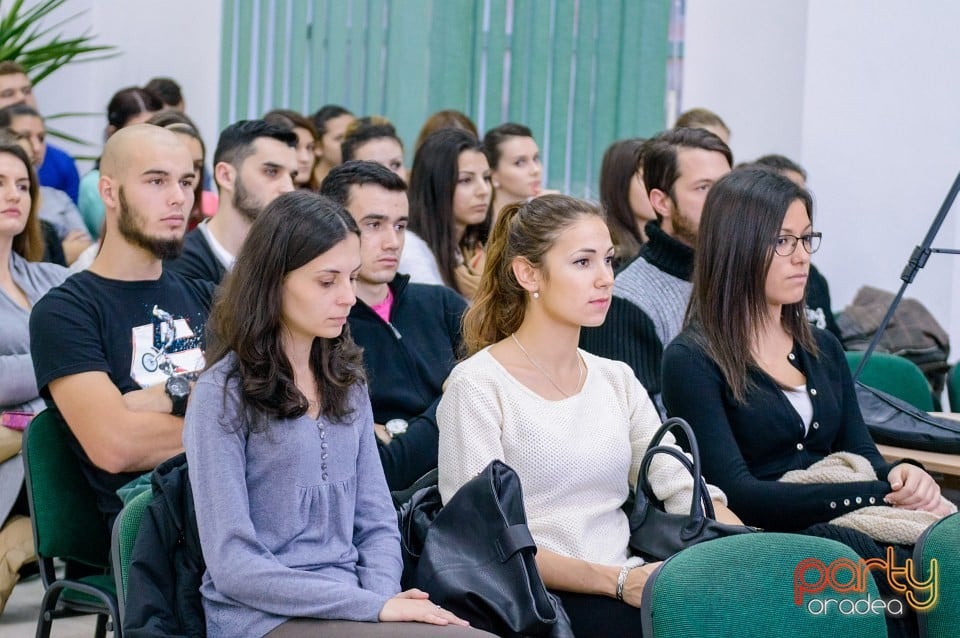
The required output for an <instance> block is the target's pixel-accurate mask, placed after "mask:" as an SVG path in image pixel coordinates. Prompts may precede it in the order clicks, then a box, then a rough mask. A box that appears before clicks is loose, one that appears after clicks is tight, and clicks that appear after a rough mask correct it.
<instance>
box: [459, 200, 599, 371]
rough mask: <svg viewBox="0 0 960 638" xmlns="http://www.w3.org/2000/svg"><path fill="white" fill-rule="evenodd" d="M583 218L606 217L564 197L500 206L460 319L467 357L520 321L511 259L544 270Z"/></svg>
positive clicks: (520, 295)
mask: <svg viewBox="0 0 960 638" xmlns="http://www.w3.org/2000/svg"><path fill="white" fill-rule="evenodd" d="M585 215H594V216H596V217H599V218H600V219H603V218H604V216H603V213H602V212H601V211H600V209H599V208H597V207H596V206H595V205H593V204H591V203H589V202H585V201H583V200H581V199H577V198H575V197H569V196H567V195H544V196H542V197H536V198H534V199H531V200H529V201H526V202H517V203H514V204H508V205H507V206H505V207H504V208H503V210H502V211H501V213H500V215H499V216H498V217H497V223H496V225H495V226H494V227H493V233H491V235H490V238H489V239H488V240H487V256H486V262H485V263H484V267H483V275H482V277H481V278H480V286H479V287H478V288H477V293H476V295H475V296H474V298H473V305H472V306H470V308H469V309H468V310H467V313H466V314H465V315H464V317H463V340H464V343H465V344H466V348H467V355H468V356H469V355H472V354H475V353H476V352H479V351H480V350H482V349H484V348H486V347H487V346H489V345H490V344H493V343H496V342H498V341H500V340H502V339H505V338H506V337H508V336H510V335H511V334H513V333H514V332H516V331H517V329H518V328H519V327H520V324H521V323H523V318H524V316H525V315H526V310H527V297H528V294H529V293H528V292H527V291H526V290H525V289H524V288H523V287H522V286H521V285H520V283H519V282H518V281H517V278H516V276H515V275H514V274H513V260H514V259H517V258H518V257H520V258H523V259H526V260H527V261H528V262H530V264H531V265H532V266H534V267H535V268H540V269H543V268H544V259H543V258H544V255H546V254H547V252H548V251H549V250H550V249H551V248H553V245H554V244H555V243H556V241H557V238H558V237H559V236H560V235H561V233H563V231H564V230H566V229H567V228H569V227H570V226H572V225H573V224H574V223H576V222H577V221H578V220H579V219H580V218H581V217H583V216H585ZM544 274H545V275H547V276H549V273H546V272H545V273H544Z"/></svg>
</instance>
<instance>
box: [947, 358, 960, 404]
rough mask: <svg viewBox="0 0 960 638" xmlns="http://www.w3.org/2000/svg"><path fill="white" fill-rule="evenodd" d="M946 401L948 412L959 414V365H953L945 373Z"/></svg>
mask: <svg viewBox="0 0 960 638" xmlns="http://www.w3.org/2000/svg"><path fill="white" fill-rule="evenodd" d="M947 399H949V401H950V411H951V412H960V363H955V364H953V367H952V368H950V372H948V373H947Z"/></svg>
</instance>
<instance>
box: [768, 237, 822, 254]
mask: <svg viewBox="0 0 960 638" xmlns="http://www.w3.org/2000/svg"><path fill="white" fill-rule="evenodd" d="M822 237H823V233H808V234H806V235H803V236H801V237H797V236H796V235H780V236H779V237H777V241H776V242H774V244H773V250H774V251H775V252H776V253H777V254H778V255H780V256H781V257H789V256H790V255H792V254H793V253H795V252H796V251H797V244H799V243H800V242H803V249H804V250H805V251H807V254H808V255H812V254H813V253H815V252H817V249H818V248H820V239H821V238H822Z"/></svg>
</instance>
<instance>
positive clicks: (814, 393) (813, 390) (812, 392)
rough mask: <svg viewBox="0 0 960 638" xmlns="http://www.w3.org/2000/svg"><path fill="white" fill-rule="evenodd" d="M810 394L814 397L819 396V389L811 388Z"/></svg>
mask: <svg viewBox="0 0 960 638" xmlns="http://www.w3.org/2000/svg"><path fill="white" fill-rule="evenodd" d="M810 396H812V397H815V396H817V389H816V388H810Z"/></svg>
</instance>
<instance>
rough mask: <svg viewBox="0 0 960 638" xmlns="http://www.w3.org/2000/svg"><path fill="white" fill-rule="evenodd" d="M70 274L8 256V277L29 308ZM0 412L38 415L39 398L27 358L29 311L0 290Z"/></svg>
mask: <svg viewBox="0 0 960 638" xmlns="http://www.w3.org/2000/svg"><path fill="white" fill-rule="evenodd" d="M69 274H70V271H68V270H67V269H66V268H64V267H63V266H58V265H57V264H48V263H40V262H37V263H34V262H29V261H27V260H26V259H24V258H23V257H21V256H20V255H18V254H17V253H14V252H11V253H10V275H11V276H12V277H13V282H14V283H15V284H17V286H19V288H20V290H22V291H23V292H24V294H25V295H26V296H27V299H29V300H30V305H31V306H33V305H34V304H36V303H37V302H38V301H39V300H40V297H42V296H44V295H45V294H47V291H48V290H50V289H51V288H53V287H55V286H59V285H60V284H62V283H63V280H64V279H66V278H67V276H68V275H69ZM0 326H3V329H2V330H0V410H22V411H26V412H39V411H40V410H42V409H43V399H41V398H40V396H39V394H40V393H39V392H38V391H37V378H36V376H34V374H33V360H32V359H31V358H30V311H29V310H25V309H24V308H22V307H21V306H20V305H19V304H17V302H15V301H14V300H13V299H11V298H10V297H9V296H8V295H7V294H6V293H5V292H3V291H0Z"/></svg>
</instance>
